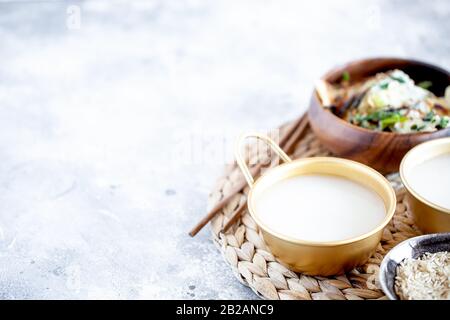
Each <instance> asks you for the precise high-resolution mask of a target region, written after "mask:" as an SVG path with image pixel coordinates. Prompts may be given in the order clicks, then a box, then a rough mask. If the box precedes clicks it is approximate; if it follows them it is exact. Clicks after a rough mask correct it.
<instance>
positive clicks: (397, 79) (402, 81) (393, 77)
mask: <svg viewBox="0 0 450 320" xmlns="http://www.w3.org/2000/svg"><path fill="white" fill-rule="evenodd" d="M390 77H391V79H393V80H395V81H397V82H400V83H405V79H403V78H400V77H396V76H390Z"/></svg>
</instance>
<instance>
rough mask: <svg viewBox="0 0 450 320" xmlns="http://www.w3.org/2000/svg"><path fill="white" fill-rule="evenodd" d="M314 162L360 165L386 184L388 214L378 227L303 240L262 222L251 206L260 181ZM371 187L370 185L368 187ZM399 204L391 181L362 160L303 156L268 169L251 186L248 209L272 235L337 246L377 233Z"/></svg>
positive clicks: (285, 239) (389, 219) (299, 241)
mask: <svg viewBox="0 0 450 320" xmlns="http://www.w3.org/2000/svg"><path fill="white" fill-rule="evenodd" d="M314 162H328V163H330V162H332V163H337V164H343V165H346V166H352V167H355V166H356V167H358V168H360V169H362V170H363V171H365V174H366V175H371V176H372V177H373V178H375V180H377V182H378V183H380V184H382V185H384V187H385V189H386V190H387V192H388V200H389V201H388V202H389V203H388V206H386V205H385V207H386V208H385V209H386V215H385V217H384V219H383V220H382V221H381V222H380V223H379V224H378V225H377V227H375V228H373V229H372V230H370V231H368V232H366V233H364V234H361V235H359V236H356V237H352V238H348V239H343V240H335V241H308V240H302V239H299V238H296V237H291V236H287V235H285V234H282V233H280V232H277V231H275V230H273V229H272V228H271V227H270V226H268V225H267V224H266V223H264V222H262V221H261V219H260V218H259V217H258V215H257V214H256V213H255V211H256V210H254V208H253V207H252V206H251V203H252V201H251V199H252V198H253V192H254V190H256V188H257V186H258V183H260V181H261V180H262V179H265V177H266V176H269V175H270V174H271V173H273V172H274V171H275V170H282V168H284V167H287V166H292V165H294V164H302V163H303V164H307V163H314ZM367 188H369V187H367ZM396 206H397V198H396V194H395V191H394V188H393V187H392V185H391V184H390V183H389V181H388V180H387V179H386V178H385V177H384V176H383V175H382V174H381V173H379V172H378V171H376V170H375V169H372V168H371V167H369V166H366V165H364V164H362V163H360V162H357V161H353V160H348V159H343V158H337V157H310V158H302V159H296V160H292V161H291V162H287V163H283V164H281V165H278V166H276V167H273V168H270V169H268V170H267V171H266V172H265V173H264V174H263V175H262V176H261V177H259V178H258V179H257V180H256V181H255V183H254V184H253V186H252V187H251V188H250V191H249V193H248V196H247V208H248V211H249V213H250V215H251V217H252V218H253V220H254V221H255V222H256V224H257V225H258V226H259V227H260V228H261V229H262V230H264V231H265V232H267V233H269V234H270V235H272V236H274V237H276V238H279V239H281V240H284V241H287V242H290V243H293V244H299V245H307V246H314V247H335V246H341V245H346V244H351V243H355V242H358V241H360V240H363V239H366V238H369V237H371V236H373V235H374V234H376V233H377V232H379V231H381V230H383V229H384V228H385V227H386V225H387V224H388V223H389V222H390V221H391V219H392V217H393V216H394V213H395V210H396Z"/></svg>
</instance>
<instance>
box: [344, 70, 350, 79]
mask: <svg viewBox="0 0 450 320" xmlns="http://www.w3.org/2000/svg"><path fill="white" fill-rule="evenodd" d="M342 81H350V73H349V72H348V71H344V72H343V73H342Z"/></svg>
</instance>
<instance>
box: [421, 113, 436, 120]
mask: <svg viewBox="0 0 450 320" xmlns="http://www.w3.org/2000/svg"><path fill="white" fill-rule="evenodd" d="M433 118H434V112H433V111H430V112H428V113H427V114H426V116H425V117H424V118H423V121H431V120H433Z"/></svg>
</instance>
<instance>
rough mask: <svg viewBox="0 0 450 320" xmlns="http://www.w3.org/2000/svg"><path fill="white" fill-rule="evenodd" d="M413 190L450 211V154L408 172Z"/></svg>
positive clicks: (428, 161) (426, 162)
mask: <svg viewBox="0 0 450 320" xmlns="http://www.w3.org/2000/svg"><path fill="white" fill-rule="evenodd" d="M407 179H408V183H409V185H410V186H411V188H412V189H413V190H414V191H415V192H417V193H418V194H419V195H421V196H422V197H423V198H425V199H426V200H428V201H431V202H432V203H434V204H437V205H439V206H441V207H444V208H447V209H450V154H444V155H441V156H438V157H436V158H433V159H430V160H427V161H425V162H423V163H421V164H419V165H418V166H416V167H414V168H412V169H411V170H410V171H409V172H408V176H407Z"/></svg>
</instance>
